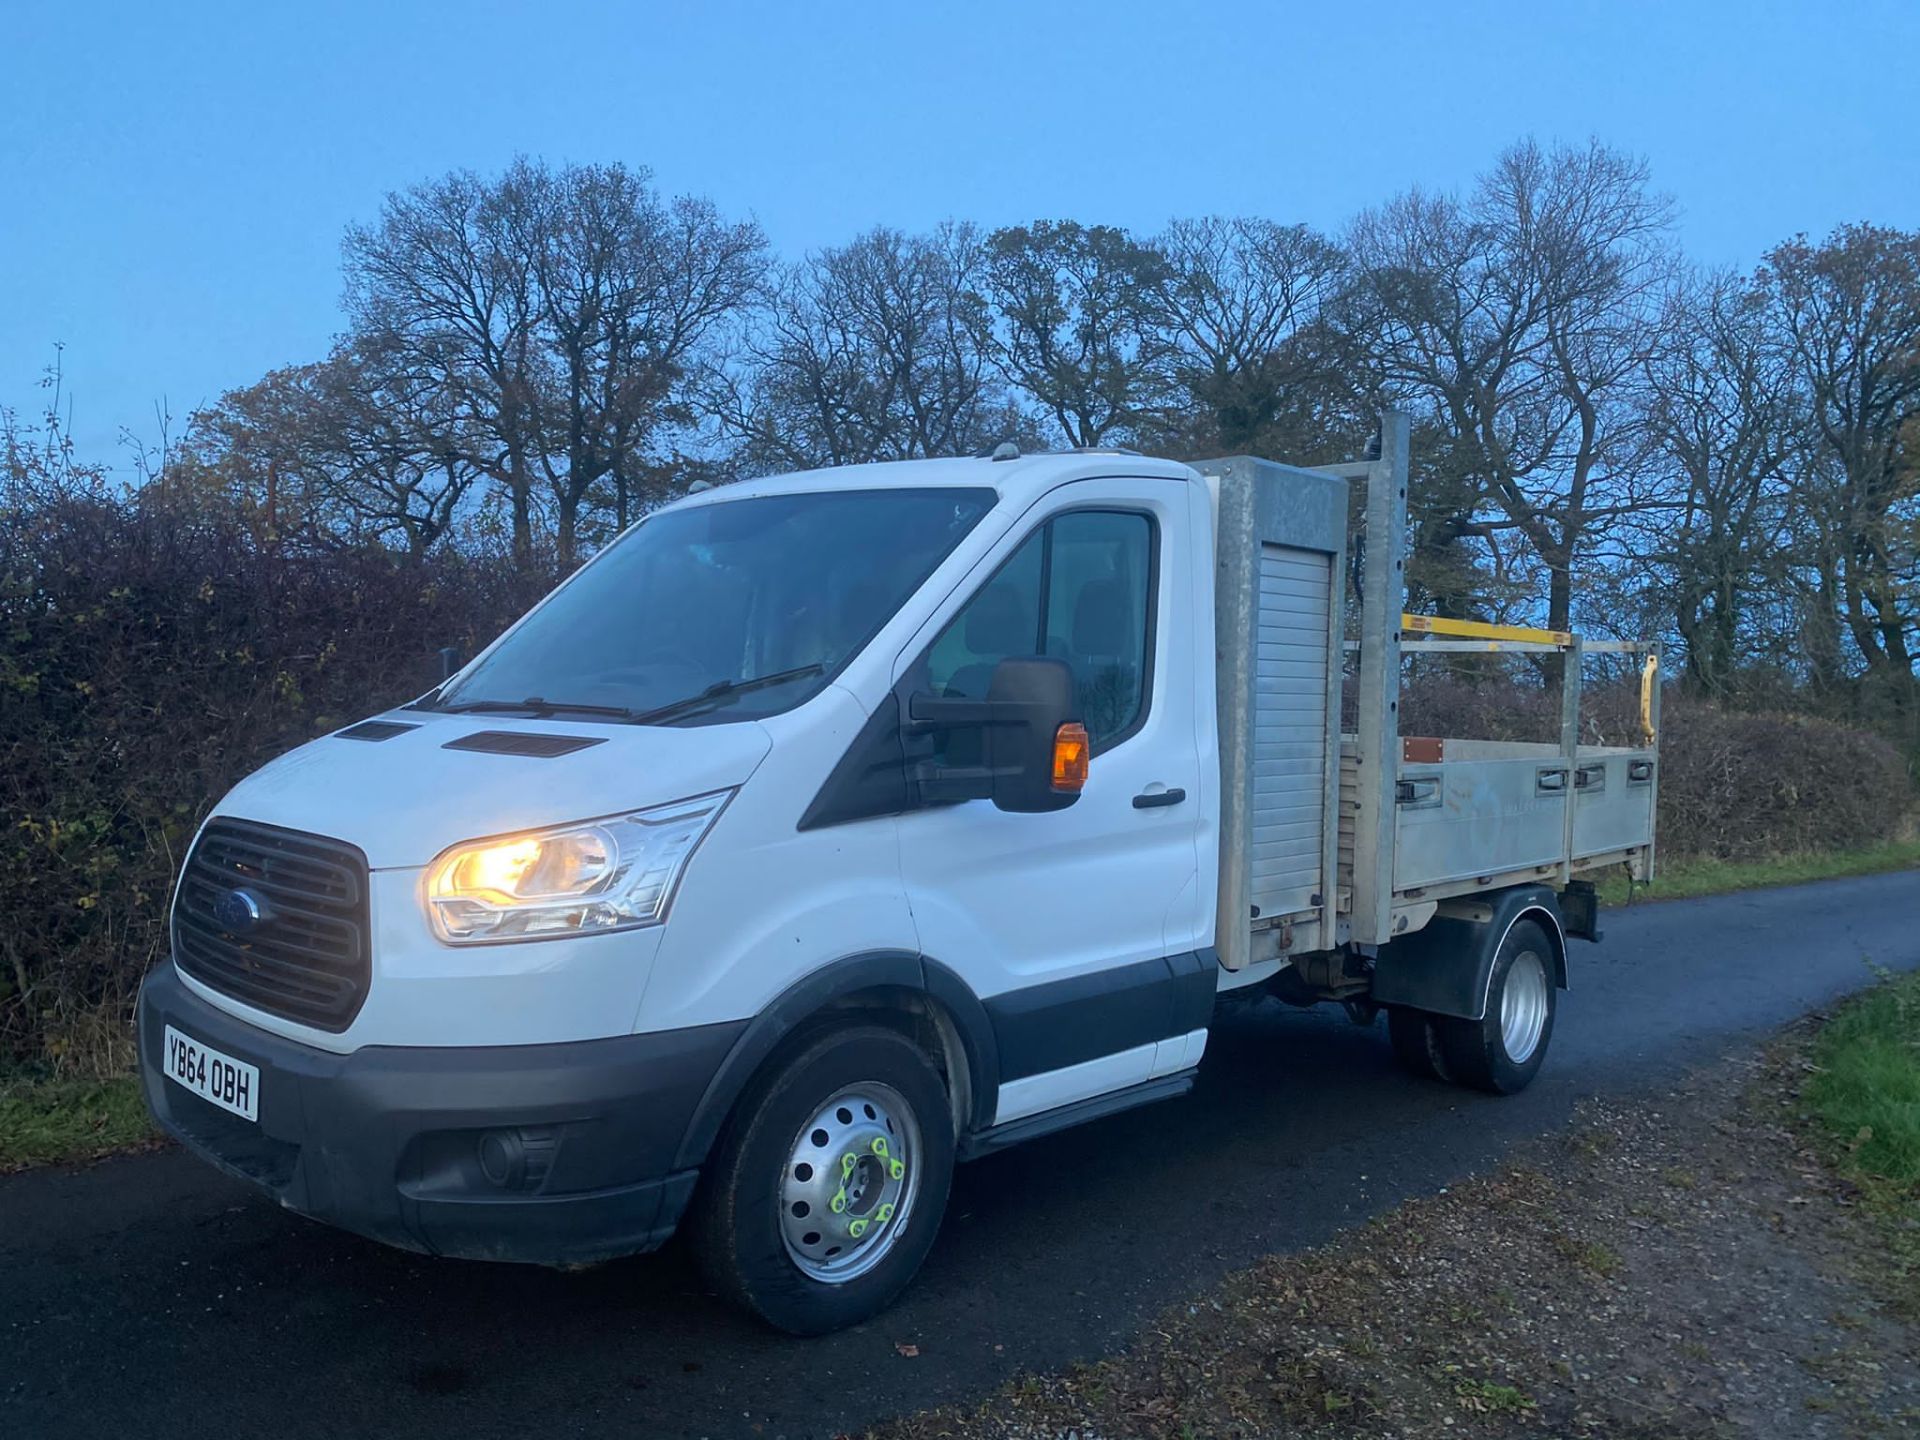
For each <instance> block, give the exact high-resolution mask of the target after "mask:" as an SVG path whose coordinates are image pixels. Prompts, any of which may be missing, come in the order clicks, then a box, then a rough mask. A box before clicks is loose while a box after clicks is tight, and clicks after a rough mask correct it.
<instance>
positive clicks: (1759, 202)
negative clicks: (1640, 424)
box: [0, 0, 1920, 458]
mask: <svg viewBox="0 0 1920 1440" xmlns="http://www.w3.org/2000/svg"><path fill="white" fill-rule="evenodd" d="M1916 55H1920V4H1914V3H1894V0H1886V3H1867V0H1828V3H1808V4H1799V5H1787V4H1769V3H1765V0H1726V3H1721V0H1713V3H1708V0H1692V3H1689V0H1667V3H1664V4H1644V5H1643V4H1637V3H1630V0H1616V3H1612V4H1589V3H1558V0H1531V3H1471V0H1455V3H1451V4H1447V3H1435V0H1427V3H1409V4H1400V3H1387V0H1374V3H1370V4H1367V5H1365V6H1360V5H1341V4H1330V3H1327V0H1319V3H1315V4H1311V5H1309V4H1299V3H1293V0H1287V3H1271V4H1243V3H1222V4H1205V3H1186V4H1176V5H1166V4H1159V5H1153V4H1143V3H1136V0H1102V3H1092V4H1057V5H1054V4H1045V3H1040V0H1031V3H1028V4H1001V3H998V0H981V3H951V0H950V3H947V4H944V5H942V4H932V3H927V0H922V3H919V4H902V3H894V4H890V5H882V4H826V3H805V0H787V3H784V4H765V5H762V4H758V3H744V0H731V3H718V4H704V5H697V4H685V5H679V4H674V5H667V4H655V5H643V4H624V5H622V4H602V5H588V4H564V3H557V0H548V3H542V4H505V3H492V4H463V5H453V4H447V5H438V6H433V5H413V4H404V3H399V0H387V3H360V4H335V5H326V6H321V5H302V6H294V5H285V4H281V5H261V4H258V3H253V4H246V5H233V6H214V5H200V6H179V7H175V6H159V5H146V4H137V3H134V0H126V3H123V4H120V5H112V6H108V5H96V4H86V3H81V0H68V3H64V4H42V5H32V6H28V5H14V6H10V7H7V10H6V12H5V17H4V20H0V404H10V405H13V406H14V407H16V408H19V409H21V410H29V409H32V408H34V407H35V406H36V405H37V404H38V403H39V392H38V391H37V390H36V389H35V382H36V380H37V378H38V376H39V374H40V372H41V370H42V367H43V366H44V365H45V364H46V363H47V362H48V360H49V359H50V358H51V356H52V353H53V347H54V345H55V343H56V342H60V343H63V344H64V345H65V347H66V349H65V361H64V363H65V368H66V373H67V385H68V389H69V392H70V393H71V395H72V397H73V400H74V402H75V411H74V418H75V428H76V432H77V434H78V435H79V437H80V440H81V442H82V445H83V448H85V449H87V450H89V451H92V452H93V453H95V454H96V455H99V456H102V457H103V458H104V456H105V453H106V452H108V451H110V450H111V449H112V447H113V444H114V439H115V436H116V435H117V433H118V431H119V428H120V427H121V426H122V425H130V426H134V427H136V428H140V429H144V430H147V431H151V429H152V419H151V415H152V407H153V402H154V401H155V400H157V399H159V398H161V397H162V396H164V397H165V398H166V400H167V402H168V404H169V406H170V408H171V409H172V411H173V412H174V414H175V415H176V416H180V417H184V415H185V414H186V413H187V412H188V411H190V410H191V409H192V408H193V407H194V406H196V405H198V404H202V403H205V402H208V401H211V400H213V399H215V398H217V397H218V395H219V394H220V393H221V392H222V391H223V390H225V389H227V388H229V387H231V386H235V385H241V384H245V383H247V382H249V381H251V380H253V379H256V378H257V377H258V376H259V375H261V374H262V373H263V372H265V371H266V370H268V369H270V368H272V367H273V366H275V365H280V364H286V363H289V362H294V361H300V360H306V359H311V358H315V357H317V356H318V355H320V354H321V353H323V352H324V350H325V349H326V346H327V343H328V340H329V337H330V336H331V335H332V334H333V333H334V331H335V330H336V329H337V328H338V326H339V323H340V315H339V308H338V299H339V289H340V285H339V270H338V267H339V243H340V235H341V232H342V230H343V228H344V227H345V226H346V225H347V224H348V223H349V222H351V221H354V220H356V219H363V218H366V217H368V216H370V215H371V214H373V213H374V212H375V211H376V209H377V207H378V205H379V203H380V199H381V197H382V196H383V195H384V194H385V193H386V192H388V191H389V190H392V189H395V188H398V187H401V186H404V185H406V184H409V183H411V182H413V181H415V180H418V179H422V178H425V177H427V176H431V175H436V174H439V173H441V172H444V171H446V170H448V169H451V168H454V167H459V166H469V167H474V168H477V169H481V170H489V169H493V168H496V167H498V166H500V165H502V164H503V163H505V162H506V161H507V160H508V159H509V158H510V157H511V156H512V155H513V154H515V153H516V152H521V151H524V152H527V153H531V154H535V155H541V156H545V157H547V158H549V159H553V160H562V159H572V160H614V159H618V160H623V161H626V162H628V163H629V164H645V165H648V166H651V167H652V168H653V170H654V171H655V173H656V175H657V177H658V179H659V181H660V183H661V184H662V185H663V186H664V187H666V188H668V189H670V190H674V191H690V192H695V193H702V194H706V195H709V196H711V197H712V198H713V199H714V200H715V201H716V202H718V203H719V205H720V206H721V207H722V208H723V209H724V210H726V211H728V212H730V213H732V214H736V215H747V214H750V215H753V216H755V217H756V218H758V219H759V221H760V222H761V224H762V225H763V226H764V227H765V228H766V230H767V233H768V235H769V236H770V237H771V239H772V240H773V243H774V245H775V246H776V248H777V249H779V250H780V251H782V252H783V253H788V254H798V253H800V252H803V251H805V250H806V249H809V248H811V247H815V246H819V245H822V244H828V243H832V242H834V241H836V240H838V239H841V238H844V237H846V236H849V235H852V234H854V233H855V232H857V231H859V230H861V229H863V228H865V227H867V226H869V225H872V224H874V223H876V222H882V221H884V222H887V223H890V224H894V225H898V226H902V227H907V228H915V227H922V226H927V225H931V224H934V223H936V222H938V221H939V220H941V219H943V218H946V217H949V216H959V217H966V218H971V219H975V220H979V221H982V222H984V223H986V224H989V225H992V224H1001V223H1010V222H1015V221H1024V220H1030V219H1033V218H1035V217H1039V216H1073V217H1075V218H1079V219H1085V220H1105V221H1112V222H1117V223H1121V224H1126V225H1131V226H1138V227H1142V228H1148V229H1151V228H1154V227H1156V226H1158V225H1159V224H1160V223H1161V222H1163V221H1164V220H1166V219H1167V218H1169V217H1170V216H1174V215H1190V214H1199V213H1206V212H1222V213H1248V214H1260V215H1266V216H1270V217H1273V218H1276V219H1280V220H1285V221H1306V222H1309V223H1312V224H1315V225H1319V226H1323V227H1328V228H1334V227H1338V226H1339V225H1341V224H1342V223H1343V222H1344V221H1345V220H1346V219H1347V218H1348V217H1349V216H1350V215H1351V214H1352V213H1353V212H1354V211H1356V210H1357V209H1359V208H1361V207H1362V206H1364V205H1366V204H1368V203H1370V202H1372V201H1375V200H1378V199H1381V198H1383V197H1385V196H1387V195H1389V194H1391V193H1393V192H1395V191H1397V190H1400V189H1404V188H1405V187H1408V186H1410V185H1415V184H1419V185H1422V186H1427V187H1431V188H1449V187H1454V186H1459V185H1462V184H1465V183H1467V182H1469V181H1470V180H1471V178H1472V176H1473V174H1474V173H1475V171H1476V170H1478V169H1479V168H1481V167H1482V166H1484V165H1485V164H1486V163H1487V161H1488V160H1490V159H1491V158H1492V156H1493V155H1494V154H1495V153H1496V152H1497V151H1498V150H1499V149H1500V148H1501V147H1502V146H1503V145H1505V144H1507V143H1509V142H1510V141H1512V140H1514V139H1516V138H1518V137H1519V136H1521V135H1523V134H1528V133H1531V134H1535V135H1538V136H1539V137H1541V138H1542V139H1547V140H1551V139H1556V138H1558V139H1569V140H1576V141H1578V140H1584V139H1585V138H1586V137H1588V136H1589V135H1597V136H1599V137H1601V138H1602V139H1604V140H1606V141H1607V142H1609V143H1611V144H1614V145H1617V146H1620V147H1623V148H1626V149H1630V150H1633V151H1636V152H1639V153H1641V154H1643V155H1645V156H1646V157H1647V158H1648V159H1649V160H1650V161H1651V163H1652V167H1653V173H1654V177H1655V180H1656V183H1657V184H1658V185H1659V187H1660V188H1661V189H1663V190H1665V191H1667V192H1669V193H1671V194H1672V195H1673V196H1674V197H1675V198H1676V199H1677V200H1678V202H1679V204H1680V209H1681V220H1680V235H1681V239H1682V241H1683V242H1684V244H1685V246H1686V247H1687V249H1688V251H1689V252H1690V253H1691V254H1693V255H1694V256H1695V257H1697V258H1699V259H1701V260H1703V261H1707V262H1711V263H1716V264H1732V265H1738V266H1741V267H1746V266H1750V265H1751V264H1752V263H1753V262H1754V261H1755V260H1756V259H1757V258H1758V256H1759V255H1760V253H1761V252H1762V251H1763V250H1764V249H1766V248H1767V246H1769V245H1770V244H1772V243H1773V242H1774V241H1776V240H1779V239H1781V238H1784V237H1786V236H1788V235H1790V234H1793V233H1794V232H1796V231H1801V230H1806V231H1810V232H1813V233H1815V234H1818V233H1822V232H1824V231H1826V230H1828V229H1829V228H1831V227H1832V226H1834V225H1836V224H1838V223H1841V222H1843V221H1848V220H1859V219H1871V220H1875V221H1879V222H1881V223H1885V224H1893V225H1900V226H1905V227H1920V140H1917V139H1916V136H1917V135H1920V121H1917V120H1916V109H1915V101H1916V100H1920V79H1916V77H1917V76H1920V68H1917V67H1916V65H1915V56H1916Z"/></svg>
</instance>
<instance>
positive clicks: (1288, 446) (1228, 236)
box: [1148, 216, 1358, 458]
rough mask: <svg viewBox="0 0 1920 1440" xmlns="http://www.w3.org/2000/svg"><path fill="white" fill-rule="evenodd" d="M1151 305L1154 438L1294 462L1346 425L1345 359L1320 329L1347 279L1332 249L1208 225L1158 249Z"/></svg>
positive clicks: (1161, 240) (1259, 227)
mask: <svg viewBox="0 0 1920 1440" xmlns="http://www.w3.org/2000/svg"><path fill="white" fill-rule="evenodd" d="M1153 249H1154V250H1155V251H1156V252H1157V254H1158V255H1159V256H1160V258H1161V261H1162V268H1161V271H1160V274H1159V283H1158V284H1157V285H1156V286H1154V287H1153V289H1152V290H1151V291H1149V293H1148V303H1149V307H1150V314H1151V317H1152V320H1153V323H1154V325H1155V326H1156V327H1157V329H1158V330H1159V332H1160V337H1161V341H1162V343H1161V344H1160V345H1158V346H1156V347H1155V348H1156V349H1157V351H1158V354H1159V358H1160V363H1161V365H1162V366H1163V368H1164V373H1165V376H1166V379H1167V382H1168V390H1169V394H1168V396H1167V397H1166V402H1165V403H1166V404H1167V406H1168V409H1169V412H1170V413H1169V414H1168V415H1167V416H1166V418H1165V420H1164V421H1163V424H1162V428H1164V429H1165V430H1167V431H1168V432H1170V433H1174V434H1181V433H1182V432H1184V435H1183V440H1184V443H1185V444H1186V445H1188V446H1190V447H1193V446H1197V447H1200V448H1204V449H1209V450H1213V451H1215V452H1217V453H1232V452H1241V451H1250V452H1253V453H1260V454H1271V455H1274V456H1276V457H1278V456H1280V455H1286V456H1288V457H1289V458H1300V457H1301V456H1303V454H1305V453H1306V451H1307V449H1308V448H1310V447H1311V446H1312V445H1314V444H1315V443H1318V442H1322V441H1324V439H1325V438H1326V433H1327V431H1328V430H1330V429H1338V428H1339V426H1340V421H1341V420H1342V419H1345V418H1347V417H1345V416H1341V417H1338V418H1336V417H1334V416H1331V415H1329V414H1327V413H1326V407H1327V405H1328V402H1329V399H1330V398H1332V399H1333V403H1334V404H1336V405H1337V404H1339V403H1340V401H1343V400H1350V399H1352V398H1353V395H1354V389H1355V381H1356V379H1357V378H1358V377H1357V376H1356V375H1355V373H1354V371H1355V368H1356V367H1355V366H1354V365H1353V364H1352V360H1351V357H1350V356H1349V355H1348V354H1346V353H1345V347H1344V346H1342V345H1341V344H1340V343H1339V342H1340V340H1341V338H1342V337H1340V336H1339V334H1338V333H1337V332H1336V331H1335V330H1333V329H1332V328H1331V327H1329V326H1327V325H1325V324H1324V323H1323V319H1322V316H1323V311H1324V310H1325V308H1326V307H1327V305H1328V303H1329V302H1330V301H1331V300H1332V299H1333V298H1334V297H1335V296H1336V295H1337V294H1338V293H1339V291H1340V288H1341V285H1342V283H1343V281H1344V277H1345V272H1346V256H1345V254H1344V252H1343V251H1342V250H1341V249H1340V247H1339V246H1338V245H1336V244H1334V243H1333V242H1332V241H1330V240H1328V239H1326V238H1325V237H1324V236H1322V235H1319V234H1317V233H1315V232H1314V231H1312V230H1310V229H1308V228H1307V227H1306V226H1304V225H1278V224H1275V223H1274V222H1272V221H1270V220H1254V219H1246V218H1232V219H1229V218H1224V217H1221V216H1208V217H1206V218H1204V219H1200V220H1176V221H1174V222H1173V223H1172V224H1170V225H1169V226H1168V227H1167V228H1166V229H1165V230H1164V231H1162V232H1161V233H1160V235H1158V236H1157V237H1155V239H1154V241H1153Z"/></svg>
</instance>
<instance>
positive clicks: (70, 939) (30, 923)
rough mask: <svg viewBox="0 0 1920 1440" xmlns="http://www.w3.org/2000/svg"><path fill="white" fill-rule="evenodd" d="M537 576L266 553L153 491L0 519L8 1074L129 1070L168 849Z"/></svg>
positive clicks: (509, 608) (365, 709)
mask: <svg viewBox="0 0 1920 1440" xmlns="http://www.w3.org/2000/svg"><path fill="white" fill-rule="evenodd" d="M549 579H550V577H548V576H544V575H523V574H519V573H516V572H515V571H514V570H513V569H512V568H511V567H510V566H508V565H506V564H505V563H504V562H500V561H497V560H486V559H463V558H461V557H460V556H458V555H456V554H453V553H451V552H449V553H445V554H442V555H440V556H438V557H436V558H432V559H429V560H426V561H420V562H409V561H407V560H405V559H403V558H402V557H399V556H396V555H394V554H392V553H391V552H389V551H386V550H384V549H380V548H376V547H360V548H352V549H322V548H319V547H315V546H302V545H299V544H295V543H291V542H285V541H282V540H279V539H277V538H275V537H272V536H266V537H262V536H261V535H259V534H258V533H256V532H255V530H254V529H253V528H252V527H251V526H250V525H249V524H248V523H247V522H246V520H245V518H244V517H242V516H240V515H238V514H233V513H227V512H224V511H223V510H222V509H221V508H220V507H219V506H217V505H214V506H208V505H206V504H205V503H200V504H197V505H195V506H193V507H192V508H191V509H189V508H188V507H187V506H186V505H184V504H176V503H170V502H168V501H167V500H166V499H165V498H164V497H161V496H159V495H157V494H155V493H153V492H151V491H148V492H142V493H141V494H140V495H137V496H135V497H132V498H128V499H113V498H110V497H107V496H104V495H100V494H92V495H82V496H77V497H76V496H52V497H47V496H42V497H39V498H36V499H35V500H33V501H32V502H31V503H21V502H18V501H16V503H14V504H13V505H11V506H10V507H9V506H0V816H4V817H5V820H4V829H3V830H0V1058H6V1057H7V1056H9V1055H10V1056H11V1058H13V1059H15V1060H19V1059H39V1060H43V1061H47V1062H51V1063H52V1064H53V1065H54V1066H55V1067H56V1068H58V1069H61V1070H63V1071H67V1072H70V1073H104V1072H110V1071H112V1070H114V1069H116V1068H118V1067H119V1066H121V1065H123V1064H124V1062H125V1060H126V1057H127V1049H128V1045H129V1032H128V1029H127V1026H126V1023H125V1017H126V1014H127V1010H128V1007H129V1005H130V1003H131V1000H132V996H133V994H134V992H135V990H136V988H137V986H138V983H139V978H140V976H141V975H142V974H143V973H144V972H145V970H146V968H147V966H148V965H149V964H150V963H151V962H152V961H153V960H154V959H155V958H156V957H157V956H158V955H159V954H160V953H161V950H162V948H163V947H164V945H165V929H166V925H165V919H166V907H167V902H168V898H169V892H170V888H171V883H172V879H173V877H174V875H175V873H176V871H177V869H178V866H179V863H180V861H181V860H182V858H183V855H182V850H183V847H184V846H185V844H186V843H187V842H188V841H189V840H190V838H191V837H192V835H193V832H194V829H195V827H196V826H197V825H198V823H199V821H200V820H201V818H202V817H203V815H204V814H205V812H206V810H207V809H208V807H209V806H210V805H211V804H212V803H213V802H214V801H216V800H217V799H218V798H219V797H220V795H221V794H222V793H223V792H224V791H226V790H227V788H228V787H230V786H231V785H232V784H233V783H234V782H235V781H237V780H239V779H240V778H241V777H242V776H243V775H245V774H246V773H247V772H248V771H250V770H252V769H254V768H256V767H257V766H259V765H260V764H262V763H264V762H265V761H266V760H268V759H269V758H271V757H272V756H273V755H275V754H278V753H279V752H281V751H284V750H286V749H289V748H291V747H292V746H294V745H297V744H300V743H302V742H304V741H306V740H309V739H312V738H313V737H314V736H316V735H320V734H323V733H325V732H326V731H328V730H331V729H334V728H337V727H338V726H340V725H342V724H345V723H347V722H349V721H351V720H354V719H357V718H359V717H361V716H363V715H365V714H368V713H370V712H372V711H375V710H378V709H382V708H384V707H386V706H388V705H390V704H393V703H395V702H398V701H402V700H405V699H407V698H408V697H409V696H411V695H415V694H418V693H420V692H421V691H423V690H425V689H426V688H428V687H429V686H430V685H431V684H432V682H433V680H434V678H435V677H436V676H437V674H438V661H437V658H436V654H435V652H436V650H437V648H438V647H439V646H441V645H451V646H455V647H457V648H459V649H461V650H462V651H463V653H469V654H470V653H472V650H473V648H474V647H475V646H477V645H480V644H484V643H485V642H486V641H487V640H488V639H490V638H491V637H492V636H493V635H494V634H496V633H498V631H499V630H500V629H501V628H502V627H503V626H504V625H505V624H506V623H507V622H508V621H510V620H511V619H512V618H513V617H514V616H515V615H516V614H518V613H519V612H520V611H521V610H523V609H524V608H525V607H526V605H527V604H528V603H530V602H531V600H532V599H533V598H534V597H535V596H537V595H538V593H539V592H540V591H542V590H543V589H544V588H546V585H547V584H548V583H549Z"/></svg>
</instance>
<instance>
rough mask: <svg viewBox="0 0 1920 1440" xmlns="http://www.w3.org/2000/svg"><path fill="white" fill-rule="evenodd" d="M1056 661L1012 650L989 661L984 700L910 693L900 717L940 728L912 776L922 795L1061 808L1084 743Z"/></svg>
mask: <svg viewBox="0 0 1920 1440" xmlns="http://www.w3.org/2000/svg"><path fill="white" fill-rule="evenodd" d="M1077 709H1078V707H1077V705H1076V702H1075V697H1074V686H1073V670H1072V668H1071V667H1070V666H1069V665H1068V664H1067V663H1066V662H1065V661H1064V660H1051V659H1047V658H1045V657H1043V656H1038V655H1034V656H1015V657H1011V658H1009V659H1006V660H1002V661H1001V662H1000V663H999V664H998V665H996V666H994V668H993V678H992V680H991V681H990V682H989V683H988V685H987V698H986V699H984V700H957V699H946V698H943V697H941V696H938V695H927V694H917V695H914V696H913V697H912V698H911V699H910V700H909V701H908V703H907V718H908V721H909V723H910V724H911V725H912V726H913V727H914V728H915V729H919V730H923V731H937V732H945V733H946V734H947V735H948V737H949V738H948V745H947V756H946V758H945V759H944V760H941V761H935V762H932V763H931V764H929V765H927V766H926V767H925V768H924V769H923V770H922V772H921V775H920V786H921V791H922V793H923V794H924V795H925V796H926V798H928V799H930V800H975V799H984V800H991V801H993V803H994V804H995V806H997V807H998V808H999V809H1002V810H1007V811H1012V812H1014V813H1016V814H1041V813H1044V812H1046V811H1049V810H1064V809H1066V807H1067V806H1069V805H1071V804H1073V802H1074V801H1076V800H1078V799H1079V798H1080V791H1081V789H1082V788H1083V787H1084V786H1085V785H1086V783H1087V773H1088V760H1089V757H1090V754H1091V747H1090V745H1089V742H1088V738H1087V731H1086V726H1085V725H1083V724H1082V723H1081V721H1080V717H1079V715H1078V713H1077Z"/></svg>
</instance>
